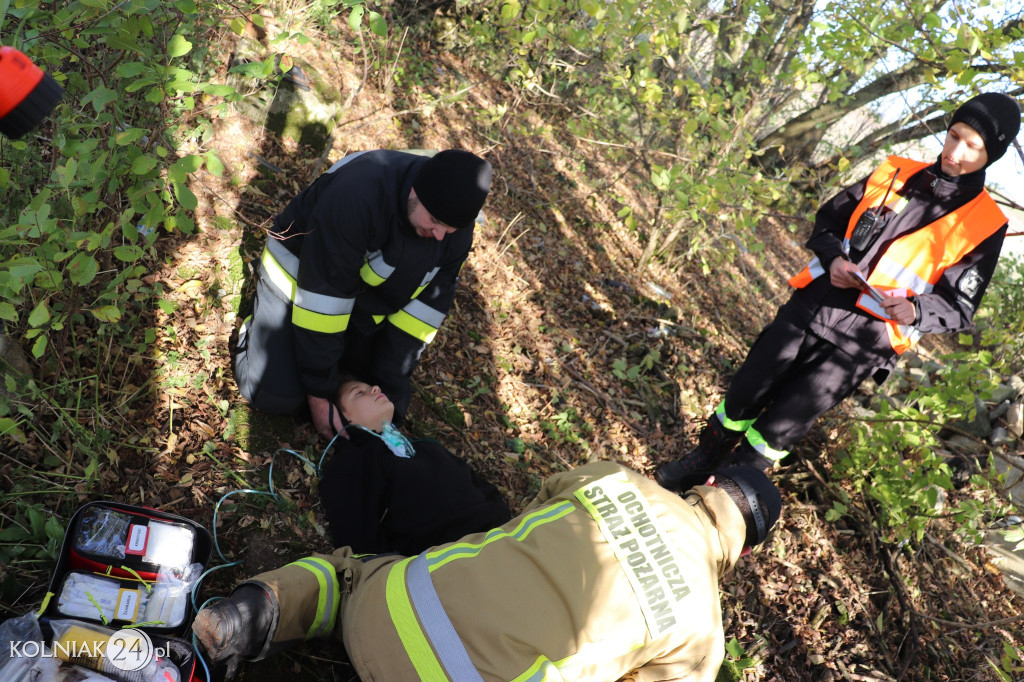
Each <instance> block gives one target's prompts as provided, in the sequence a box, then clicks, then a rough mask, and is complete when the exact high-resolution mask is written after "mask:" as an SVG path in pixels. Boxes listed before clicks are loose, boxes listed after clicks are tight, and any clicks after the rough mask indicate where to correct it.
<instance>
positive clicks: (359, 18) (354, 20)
mask: <svg viewBox="0 0 1024 682" xmlns="http://www.w3.org/2000/svg"><path fill="white" fill-rule="evenodd" d="M365 12H366V9H365V8H364V7H363V6H362V5H356V6H355V7H353V8H352V12H351V13H350V14H349V15H348V26H349V28H351V29H352V30H353V31H359V30H360V29H361V27H362V24H363V14H364V13H365Z"/></svg>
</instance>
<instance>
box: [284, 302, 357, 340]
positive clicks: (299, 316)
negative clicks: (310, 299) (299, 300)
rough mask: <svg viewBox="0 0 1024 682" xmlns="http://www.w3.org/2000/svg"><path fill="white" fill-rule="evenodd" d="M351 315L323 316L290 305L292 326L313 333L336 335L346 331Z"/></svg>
mask: <svg viewBox="0 0 1024 682" xmlns="http://www.w3.org/2000/svg"><path fill="white" fill-rule="evenodd" d="M350 317H352V316H351V315H323V314H322V313H314V312H313V311H312V310H306V309H305V308H300V307H299V306H297V305H294V304H293V305H292V324H294V325H295V326H296V327H302V328H303V329H308V330H310V331H314V332H323V333H324V334H336V333H338V332H343V331H345V330H346V329H348V321H349V318H350Z"/></svg>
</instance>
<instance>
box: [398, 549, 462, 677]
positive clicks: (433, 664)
mask: <svg viewBox="0 0 1024 682" xmlns="http://www.w3.org/2000/svg"><path fill="white" fill-rule="evenodd" d="M414 558H415V557H409V558H407V559H403V560H402V561H400V562H398V563H397V564H395V565H394V566H392V567H391V572H390V573H388V581H387V585H386V587H385V595H386V600H387V604H388V613H389V614H390V615H391V622H392V623H393V624H394V626H395V630H396V631H397V632H398V638H399V639H401V640H402V647H403V648H404V649H405V653H406V654H407V655H408V656H409V660H410V661H411V662H412V665H413V668H415V669H416V674H417V675H418V676H419V678H420V679H421V680H431V681H433V680H438V681H439V682H440V681H441V680H445V681H447V680H448V677H447V675H445V674H444V669H443V668H442V667H441V662H440V661H438V660H437V656H436V655H435V654H434V650H433V649H432V648H431V646H430V643H429V642H428V641H427V638H426V636H425V635H424V634H423V630H422V629H421V628H420V624H419V621H418V620H417V619H416V612H415V611H414V610H413V607H412V602H411V601H410V599H409V591H408V590H407V589H406V586H405V572H406V570H407V569H408V567H409V563H410V562H411V561H412V560H413V559H414Z"/></svg>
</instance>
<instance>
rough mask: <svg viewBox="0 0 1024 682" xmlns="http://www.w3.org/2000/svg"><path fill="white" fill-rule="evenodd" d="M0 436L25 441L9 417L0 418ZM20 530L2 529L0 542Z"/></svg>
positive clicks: (12, 527)
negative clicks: (9, 534) (10, 533)
mask: <svg viewBox="0 0 1024 682" xmlns="http://www.w3.org/2000/svg"><path fill="white" fill-rule="evenodd" d="M37 357H38V355H37ZM0 435H5V436H7V437H9V438H12V439H14V440H15V441H17V442H20V443H24V442H25V441H26V438H25V433H24V432H23V431H22V429H19V428H17V422H15V421H14V420H13V419H11V418H9V417H0ZM20 529H22V528H18V527H17V526H16V525H14V526H11V527H9V528H4V529H3V530H0V541H6V540H14V539H13V538H10V539H8V537H7V534H8V532H12V531H14V530H20ZM22 538H25V536H24V535H23V536H22Z"/></svg>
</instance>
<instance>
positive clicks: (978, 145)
mask: <svg viewBox="0 0 1024 682" xmlns="http://www.w3.org/2000/svg"><path fill="white" fill-rule="evenodd" d="M940 158H941V160H942V172H943V173H945V174H946V175H951V176H953V177H956V176H958V175H967V174H968V173H973V172H974V171H976V170H981V169H982V168H984V167H985V164H986V163H988V152H986V151H985V141H984V140H982V139H981V135H979V134H978V131H977V130H975V129H974V128H972V127H971V126H969V125H967V124H966V123H963V122H960V123H954V124H953V127H952V128H950V129H949V130H948V131H947V132H946V141H945V142H944V143H943V145H942V156H941V157H940Z"/></svg>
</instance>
